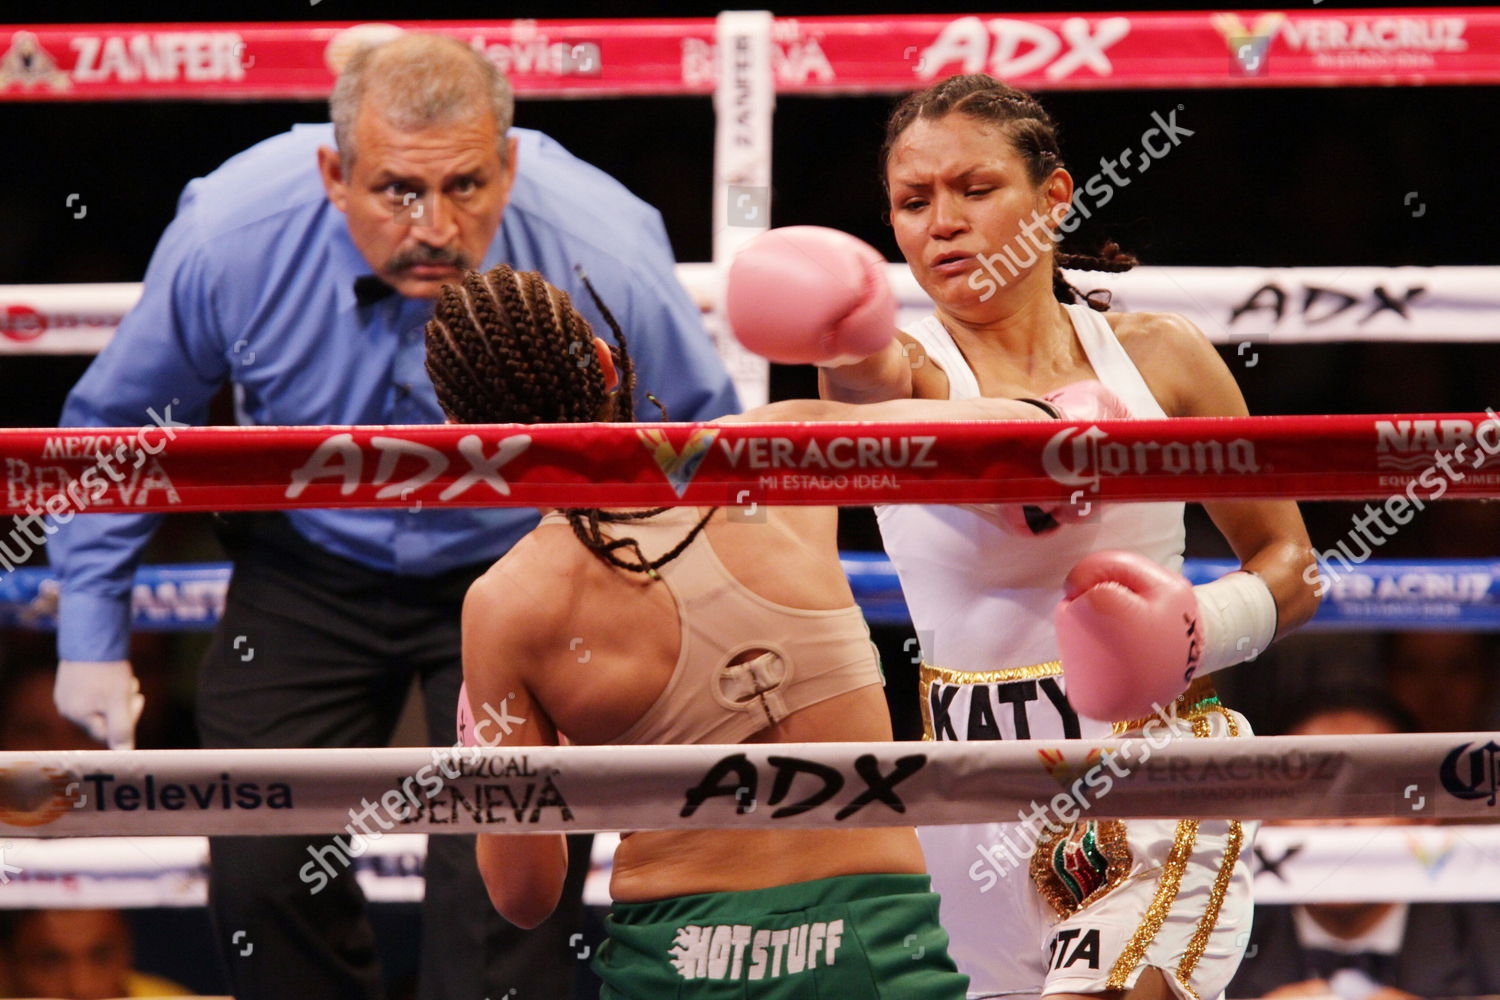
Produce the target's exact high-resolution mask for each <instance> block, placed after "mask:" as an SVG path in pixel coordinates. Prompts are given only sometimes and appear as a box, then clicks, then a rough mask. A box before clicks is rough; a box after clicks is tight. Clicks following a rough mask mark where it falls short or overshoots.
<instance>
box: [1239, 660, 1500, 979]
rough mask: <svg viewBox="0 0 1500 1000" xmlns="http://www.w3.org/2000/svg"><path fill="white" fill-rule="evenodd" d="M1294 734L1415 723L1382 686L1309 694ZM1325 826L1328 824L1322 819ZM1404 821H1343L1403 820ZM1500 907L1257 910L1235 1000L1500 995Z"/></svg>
mask: <svg viewBox="0 0 1500 1000" xmlns="http://www.w3.org/2000/svg"><path fill="white" fill-rule="evenodd" d="M1303 704H1304V705H1306V706H1308V707H1307V708H1306V709H1305V710H1304V711H1303V712H1302V713H1301V714H1300V717H1298V718H1296V719H1295V721H1294V722H1293V723H1292V725H1291V726H1290V727H1289V728H1288V730H1287V732H1288V735H1293V736H1343V735H1356V734H1363V733H1410V732H1415V731H1416V728H1417V727H1416V723H1415V720H1414V719H1413V718H1412V717H1411V715H1410V713H1408V712H1407V711H1406V710H1405V709H1404V708H1402V707H1401V705H1400V704H1398V703H1397V702H1396V701H1395V700H1394V699H1392V698H1391V697H1390V696H1389V695H1388V694H1386V693H1385V692H1383V691H1380V690H1378V689H1366V690H1361V689H1358V688H1355V689H1348V688H1345V689H1341V690H1338V691H1332V692H1327V691H1325V692H1314V693H1310V694H1309V695H1308V696H1307V697H1306V698H1305V699H1303ZM1314 822H1319V823H1321V822H1322V821H1314ZM1404 822H1406V821H1405V820H1403V819H1401V818H1393V819H1389V820H1387V819H1366V820H1345V821H1342V823H1341V824H1337V825H1344V824H1347V825H1356V824H1359V825H1364V824H1391V823H1394V824H1398V825H1399V824H1401V823H1404ZM1496 942H1500V903H1403V902H1363V903H1308V904H1306V905H1301V906H1257V907H1256V908H1255V922H1254V925H1253V926H1252V929H1251V932H1250V946H1249V948H1248V949H1247V951H1246V955H1245V960H1244V962H1242V963H1241V965H1240V968H1239V971H1238V972H1237V973H1236V974H1235V977H1234V980H1233V981H1232V982H1231V983H1230V985H1229V989H1228V991H1227V995H1228V996H1229V997H1233V998H1246V997H1294V996H1340V997H1346V996H1353V995H1355V994H1356V993H1357V994H1358V995H1359V996H1361V997H1365V998H1368V1000H1399V998H1404V997H1409V996H1413V995H1415V996H1421V997H1458V996H1474V995H1478V994H1487V993H1500V948H1497V947H1496V946H1495V943H1496Z"/></svg>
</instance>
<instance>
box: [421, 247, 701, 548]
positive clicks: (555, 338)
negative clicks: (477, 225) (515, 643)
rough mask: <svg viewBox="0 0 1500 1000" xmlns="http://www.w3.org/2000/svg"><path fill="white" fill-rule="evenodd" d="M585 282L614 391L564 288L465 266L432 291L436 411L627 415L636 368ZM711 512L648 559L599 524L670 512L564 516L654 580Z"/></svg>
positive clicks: (528, 420) (517, 419)
mask: <svg viewBox="0 0 1500 1000" xmlns="http://www.w3.org/2000/svg"><path fill="white" fill-rule="evenodd" d="M579 274H580V276H582V271H581V269H580V271H579ZM583 282H584V287H585V288H586V289H587V290H588V293H589V295H590V297H591V298H592V299H593V300H594V304H595V305H596V306H597V307H598V308H599V311H600V313H602V314H603V316H604V319H605V322H607V323H608V324H609V328H610V330H611V331H612V332H613V333H614V335H615V341H616V343H617V344H618V346H617V347H615V346H612V347H610V354H611V356H612V357H613V358H614V361H615V367H616V369H617V370H618V372H619V376H620V385H619V389H618V391H617V392H615V393H611V392H610V391H609V390H607V389H606V388H605V374H604V368H603V366H602V365H601V364H600V362H599V358H598V355H597V354H595V352H594V331H593V328H592V327H590V326H589V323H588V320H586V319H584V318H583V316H582V315H580V314H579V312H578V310H577V309H575V308H574V307H573V301H572V299H570V298H569V297H568V293H567V292H564V291H563V290H561V289H560V288H557V287H555V286H554V285H551V284H549V283H548V282H547V280H546V279H545V278H543V277H542V276H541V275H540V274H538V273H537V272H535V271H515V270H512V269H511V268H510V267H509V266H507V265H505V264H501V265H499V266H498V267H495V268H492V269H491V270H489V271H486V272H485V273H484V274H480V273H479V272H477V271H468V272H465V274H464V277H463V280H462V281H461V282H460V283H459V284H456V285H444V286H443V289H442V291H441V292H440V293H439V294H438V301H437V306H436V308H435V309H434V310H433V317H432V319H431V320H430V321H428V323H427V374H428V376H429V377H431V379H432V386H433V388H434V389H435V390H436V391H437V398H438V403H439V404H441V405H442V408H443V412H444V413H446V414H447V415H448V416H449V418H451V419H452V420H454V421H455V422H457V423H463V424H487V423H518V424H539V423H586V422H589V421H596V420H599V421H633V420H634V419H635V401H634V400H635V364H634V362H632V361H631V359H630V351H629V349H628V348H627V346H626V343H625V332H624V331H623V330H621V329H620V325H619V324H618V323H616V322H615V318H614V316H613V315H612V314H611V313H610V311H609V309H608V307H606V306H605V305H604V302H603V301H602V300H601V299H600V298H599V295H598V293H597V292H595V291H594V286H593V285H592V284H591V283H590V282H589V280H588V278H587V277H583ZM651 398H652V400H653V402H654V401H655V399H654V397H651ZM657 405H658V406H660V404H659V403H658V404H657ZM662 412H663V416H665V414H666V411H665V409H663V411H662ZM717 509H718V508H713V509H711V510H709V512H708V513H707V514H705V515H704V516H703V517H702V518H701V519H700V520H699V521H698V523H697V525H696V526H694V528H693V529H692V531H691V532H689V533H688V535H687V537H685V538H684V539H683V540H682V541H681V542H680V543H678V545H677V546H676V547H674V548H673V549H672V550H671V551H669V552H667V553H665V554H663V555H661V556H659V557H658V558H656V559H654V560H651V559H647V558H646V557H645V554H644V553H642V552H641V548H640V545H639V544H638V543H637V542H636V540H635V539H633V538H611V537H609V536H608V535H605V534H604V532H603V531H602V530H601V527H600V525H601V524H603V523H609V522H622V521H623V522H628V521H637V520H642V519H644V518H648V517H653V516H655V515H657V514H660V513H662V512H663V511H665V510H667V508H665V507H658V508H656V509H654V510H649V511H634V512H616V511H605V510H598V509H595V508H569V509H566V510H564V511H563V513H564V514H566V515H567V518H568V523H569V524H570V525H572V527H573V534H574V535H576V536H577V537H578V540H579V541H580V542H582V543H583V544H584V545H585V546H586V547H587V548H588V549H589V551H590V552H593V553H594V555H596V556H598V557H599V558H600V559H601V560H603V561H604V562H605V563H606V564H608V565H610V566H613V567H615V568H617V569H623V570H628V571H630V572H635V573H646V574H648V575H650V576H651V577H653V578H655V577H656V570H657V569H659V568H660V567H661V566H663V565H665V564H666V563H668V562H670V561H672V560H673V559H675V558H677V556H679V555H681V554H682V551H683V550H684V549H686V548H687V547H688V545H689V544H691V543H692V541H693V539H694V538H696V537H697V536H698V533H699V532H700V531H702V530H703V527H704V525H706V524H707V523H708V519H709V518H710V517H712V516H713V514H714V511H715V510H717ZM621 549H628V550H632V551H633V552H634V554H635V559H634V560H630V559H625V558H621V557H620V555H619V554H618V552H619V550H621Z"/></svg>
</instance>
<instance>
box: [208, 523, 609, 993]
mask: <svg viewBox="0 0 1500 1000" xmlns="http://www.w3.org/2000/svg"><path fill="white" fill-rule="evenodd" d="M223 537H224V542H225V545H226V547H227V548H228V549H229V550H230V554H231V556H232V557H233V558H234V576H233V579H232V581H231V583H230V586H229V594H228V598H227V603H226V606H225V609H224V615H223V617H222V618H221V619H220V622H219V627H218V631H217V632H216V634H215V636H214V639H213V642H212V645H211V646H210V649H209V651H208V654H207V655H206V656H205V658H204V663H203V669H202V673H201V676H200V680H199V686H198V727H199V732H200V736H201V739H202V742H203V745H204V746H205V747H207V748H210V749H220V748H241V747H248V748H279V747H381V746H385V745H386V744H387V743H388V742H389V740H390V737H391V732H392V729H393V728H394V726H395V723H396V719H397V717H398V715H399V714H400V712H401V708H402V704H403V702H404V700H405V697H406V694H407V691H408V690H409V688H410V686H411V681H412V677H413V676H416V677H418V678H419V679H420V681H421V684H422V691H423V694H424V696H425V701H426V706H427V718H426V723H427V734H428V738H429V740H430V742H431V743H432V745H434V746H443V747H448V746H452V745H453V742H454V740H455V738H456V736H455V732H454V712H455V708H456V706H457V704H458V687H459V684H460V682H461V681H462V679H463V672H462V665H461V660H460V648H461V647H460V627H459V613H460V609H461V607H462V603H463V597H464V593H465V591H466V590H467V589H468V586H469V584H470V583H471V582H473V580H474V579H475V578H476V577H477V576H478V575H479V574H480V573H481V572H483V570H484V569H485V568H486V567H484V566H474V567H469V568H465V569H462V570H455V571H452V572H450V573H447V574H444V575H441V576H436V577H398V576H394V575H391V574H387V573H381V572H377V571H375V570H371V569H369V568H367V567H364V566H362V565H360V564H358V563H354V562H351V561H349V560H346V559H342V558H340V557H338V556H335V555H332V554H330V553H328V552H325V551H324V550H322V549H320V548H318V547H317V546H314V545H312V544H310V543H309V542H307V541H305V540H304V539H303V538H302V537H301V536H300V535H298V534H297V532H296V531H295V529H293V528H292V526H291V524H290V523H289V522H288V521H287V520H286V518H285V517H283V516H282V515H279V514H277V515H251V516H249V517H244V516H239V517H237V519H236V520H235V521H232V522H231V528H230V529H228V530H226V531H224V532H223ZM350 805H351V806H352V807H355V808H356V809H358V808H359V803H356V802H351V803H350ZM265 818H269V816H267V817H265ZM384 818H386V819H388V820H389V817H384ZM365 825H366V826H367V827H368V828H369V829H371V830H379V829H381V828H380V826H379V825H378V824H377V823H375V822H367V823H366V824H365ZM358 829H359V828H358V826H356V827H355V830H356V832H357V831H358ZM392 832H401V830H400V827H399V826H398V827H396V828H395V829H394V830H393V831H392ZM341 839H342V841H343V842H344V843H346V844H347V843H348V842H349V840H350V838H349V837H348V836H347V834H346V835H344V836H342V837H341ZM592 839H593V838H591V837H572V838H570V842H569V845H568V846H569V850H570V858H571V861H570V864H569V870H568V884H567V886H566V887H565V888H564V890H563V897H562V902H561V903H560V904H559V906H558V911H557V912H556V913H555V914H554V915H553V916H552V917H551V918H550V919H549V920H547V921H546V922H545V923H543V924H542V925H541V926H540V927H538V928H537V929H536V930H534V931H522V930H520V929H519V928H517V927H515V926H514V925H512V924H510V923H508V922H507V921H505V920H504V918H502V917H501V916H500V915H499V914H498V913H496V912H495V909H494V907H493V906H491V904H490V901H489V897H488V896H487V895H486V893H485V889H484V884H483V882H482V881H481V879H480V877H479V871H478V868H477V867H476V866H475V862H474V838H473V837H472V836H458V835H451V834H444V835H433V836H431V837H429V839H428V846H427V865H426V871H425V874H426V883H427V889H426V898H425V900H424V902H423V908H422V942H421V964H420V968H421V987H420V991H419V994H418V995H419V997H420V998H421V1000H484V998H486V997H489V998H492V1000H502V998H503V1000H533V998H535V1000H572V997H573V995H574V994H573V989H574V976H575V972H576V969H577V966H578V964H579V961H578V959H577V958H576V957H575V953H576V952H577V951H578V949H577V948H576V947H574V946H570V943H569V939H570V937H571V936H572V935H574V934H576V933H579V932H581V931H582V922H583V904H582V888H583V879H584V876H585V875H586V873H587V870H588V853H589V847H590V844H591V841H592ZM331 843H332V838H330V837H320V838H308V837H292V836H288V837H213V838H211V839H210V841H209V844H210V857H211V863H212V870H211V873H210V877H209V907H210V909H211V911H212V913H213V918H214V923H215V934H216V937H217V941H218V945H219V949H220V952H221V954H222V956H223V960H224V964H225V966H226V968H227V972H228V975H229V981H230V983H231V985H232V988H233V991H234V995H235V997H237V998H238V1000H290V998H297V1000H379V998H382V997H383V996H384V989H383V987H382V984H381V971H380V962H379V958H378V956H377V954H376V950H375V939H374V934H373V932H372V930H371V927H370V923H369V920H368V918H367V916H366V913H365V898H364V893H363V892H362V891H361V890H360V887H359V883H358V882H357V881H356V880H355V877H354V873H353V870H352V864H353V862H351V867H350V868H349V869H343V868H342V867H340V866H338V865H337V864H335V865H334V867H335V868H336V869H337V870H338V874H337V877H334V878H332V879H327V878H317V879H316V881H315V882H314V881H310V880H309V879H308V878H307V877H306V876H305V875H300V874H299V872H303V871H304V869H305V866H307V865H308V864H309V863H312V864H313V868H311V869H305V870H306V872H308V873H311V872H313V871H319V872H322V871H323V869H322V868H320V866H319V865H318V864H317V863H316V862H315V861H314V855H313V854H311V853H310V849H314V850H315V849H317V848H324V847H326V846H327V845H329V844H331ZM324 856H325V857H328V854H327V853H326V851H325V854H324ZM315 887H317V888H319V891H318V892H316V893H314V892H313V891H312V890H313V889H314V888H315ZM240 932H244V933H240ZM574 940H575V943H576V939H574ZM247 945H249V946H250V947H246V946H247Z"/></svg>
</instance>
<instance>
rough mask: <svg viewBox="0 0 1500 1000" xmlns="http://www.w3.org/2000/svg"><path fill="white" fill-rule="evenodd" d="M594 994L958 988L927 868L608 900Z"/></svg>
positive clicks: (840, 995) (844, 998)
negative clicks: (600, 986)
mask: <svg viewBox="0 0 1500 1000" xmlns="http://www.w3.org/2000/svg"><path fill="white" fill-rule="evenodd" d="M605 925H606V927H607V929H608V931H609V935H608V937H607V938H606V940H605V941H604V944H603V945H602V946H601V947H600V948H599V952H598V955H597V956H596V957H595V959H594V963H593V964H594V971H595V972H596V973H598V975H599V978H601V979H602V980H604V989H603V991H602V992H601V993H600V994H599V996H600V1000H665V998H669V997H683V998H694V1000H697V998H712V1000H719V998H724V1000H728V998H731V997H732V998H734V1000H815V998H824V1000H865V998H868V1000H877V998H878V1000H963V998H964V995H965V993H966V992H967V990H968V985H969V977H968V976H965V975H962V974H960V973H959V971H958V968H957V967H956V966H955V965H954V964H953V959H952V958H950V957H948V933H947V931H945V930H943V928H942V925H941V924H939V923H938V896H937V893H935V892H933V891H932V882H931V880H930V879H929V878H928V877H927V876H926V875H840V876H837V877H835V878H825V879H817V880H815V881H812V882H796V883H793V884H792V885H782V886H776V887H774V888H770V889H751V890H747V891H744V892H709V893H701V894H698V895H693V896H677V897H675V898H672V899H661V900H656V901H654V902H650V903H616V904H615V905H614V907H613V908H612V909H611V911H610V915H609V917H608V918H607V919H606V920H605Z"/></svg>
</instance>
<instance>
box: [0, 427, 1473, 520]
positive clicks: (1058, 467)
mask: <svg viewBox="0 0 1500 1000" xmlns="http://www.w3.org/2000/svg"><path fill="white" fill-rule="evenodd" d="M166 423H167V424H170V423H171V421H170V420H168V421H166ZM169 430H170V435H171V437H170V439H169V438H168V433H169ZM1486 445H1487V446H1488V447H1489V448H1490V449H1495V450H1500V418H1494V417H1493V414H1490V415H1489V416H1487V415H1486V414H1484V413H1456V414H1452V413H1450V414H1372V415H1362V416H1272V417H1201V418H1183V419H1176V420H1130V421H1103V422H1100V423H1098V424H1088V423H1065V424H1057V423H1052V422H1050V421H1034V422H1032V421H990V422H930V423H819V424H787V423H778V424H751V423H727V424H680V423H679V424H584V425H536V426H521V425H467V426H387V427H195V428H186V427H171V428H167V429H164V428H163V426H161V425H160V424H158V423H150V424H147V425H146V426H145V427H143V428H139V429H128V430H125V429H98V428H89V429H60V428H59V429H28V430H4V431H0V458H3V459H4V465H5V475H6V490H5V496H4V506H3V509H0V513H7V514H25V513H29V512H33V511H37V510H39V509H41V508H42V507H43V506H44V505H45V509H46V511H47V513H50V514H54V515H58V514H61V515H64V516H66V515H67V514H68V513H70V512H71V513H78V512H81V511H85V510H86V511H91V512H105V513H108V512H119V511H131V512H144V511H195V510H234V509H239V510H257V509H258V510H269V509H277V510H281V509H287V508H292V507H409V508H410V507H415V506H416V505H418V504H423V505H428V506H467V507H478V506H536V507H547V506H575V507H580V506H631V505H687V504H734V505H737V506H746V505H749V504H752V503H767V504H871V503H995V502H1012V503H1013V502H1038V501H1051V502H1056V501H1059V500H1062V501H1068V500H1072V501H1073V502H1076V503H1086V502H1092V501H1095V500H1100V501H1128V500H1228V499H1248V498H1273V497H1275V498H1296V499H1304V500H1332V499H1345V500H1348V499H1355V500H1357V499H1373V498H1386V497H1391V496H1393V495H1395V494H1398V493H1402V492H1405V493H1406V494H1407V495H1408V497H1411V498H1412V499H1413V501H1415V500H1416V499H1421V500H1423V501H1426V500H1436V499H1439V498H1440V497H1442V496H1448V497H1471V498H1493V497H1500V460H1493V459H1491V458H1490V452H1489V451H1488V450H1487V449H1486ZM54 507H55V508H56V509H54Z"/></svg>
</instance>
